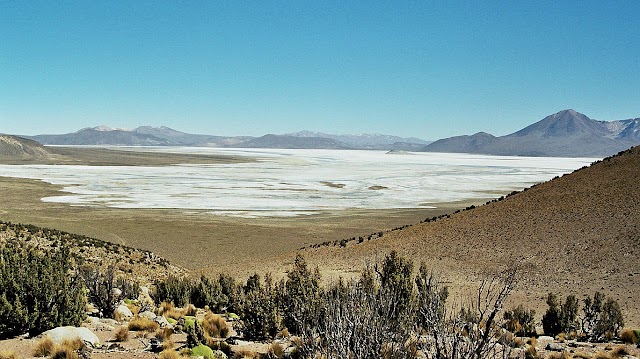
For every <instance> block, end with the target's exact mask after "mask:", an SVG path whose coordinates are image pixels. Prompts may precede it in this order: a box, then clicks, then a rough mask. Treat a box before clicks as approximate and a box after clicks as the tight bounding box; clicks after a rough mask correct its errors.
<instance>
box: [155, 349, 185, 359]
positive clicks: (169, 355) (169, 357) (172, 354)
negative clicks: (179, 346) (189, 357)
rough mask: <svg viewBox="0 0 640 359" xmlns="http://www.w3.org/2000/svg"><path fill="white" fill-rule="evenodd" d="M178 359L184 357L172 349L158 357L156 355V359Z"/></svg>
mask: <svg viewBox="0 0 640 359" xmlns="http://www.w3.org/2000/svg"><path fill="white" fill-rule="evenodd" d="M180 358H184V357H183V356H182V355H180V354H179V353H178V352H177V351H175V350H173V349H170V350H164V351H162V352H160V355H158V359H180Z"/></svg>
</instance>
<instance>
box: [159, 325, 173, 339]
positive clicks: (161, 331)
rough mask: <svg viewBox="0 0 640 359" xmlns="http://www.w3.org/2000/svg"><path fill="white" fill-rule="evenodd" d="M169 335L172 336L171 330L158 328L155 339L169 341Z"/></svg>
mask: <svg viewBox="0 0 640 359" xmlns="http://www.w3.org/2000/svg"><path fill="white" fill-rule="evenodd" d="M171 335H173V329H171V328H160V329H158V330H156V334H155V337H156V338H157V339H159V340H162V341H165V340H168V339H171Z"/></svg>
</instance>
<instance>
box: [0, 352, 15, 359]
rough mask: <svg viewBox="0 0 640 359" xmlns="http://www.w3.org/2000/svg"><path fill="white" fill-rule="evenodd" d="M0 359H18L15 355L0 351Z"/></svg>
mask: <svg viewBox="0 0 640 359" xmlns="http://www.w3.org/2000/svg"><path fill="white" fill-rule="evenodd" d="M0 359H18V357H17V356H16V353H14V352H10V351H1V352H0Z"/></svg>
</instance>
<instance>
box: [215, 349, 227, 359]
mask: <svg viewBox="0 0 640 359" xmlns="http://www.w3.org/2000/svg"><path fill="white" fill-rule="evenodd" d="M213 357H214V358H215V359H227V354H225V353H224V352H223V351H222V350H216V351H214V352H213Z"/></svg>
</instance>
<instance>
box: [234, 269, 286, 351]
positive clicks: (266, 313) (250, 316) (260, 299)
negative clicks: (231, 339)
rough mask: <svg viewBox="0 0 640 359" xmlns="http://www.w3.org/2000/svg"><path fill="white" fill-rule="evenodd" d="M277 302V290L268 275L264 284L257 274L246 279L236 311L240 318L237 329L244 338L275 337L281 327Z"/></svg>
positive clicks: (280, 315)
mask: <svg viewBox="0 0 640 359" xmlns="http://www.w3.org/2000/svg"><path fill="white" fill-rule="evenodd" d="M278 303H279V298H278V292H277V290H276V288H274V286H273V283H272V281H271V277H270V276H267V277H266V278H265V283H264V285H262V284H261V282H260V276H258V275H257V274H254V275H253V276H251V277H249V279H247V283H246V285H245V286H244V294H243V296H242V299H241V302H240V310H239V313H238V314H239V316H240V318H241V320H240V323H239V329H240V331H241V332H242V333H243V334H244V336H245V337H246V338H250V339H272V338H275V336H276V334H277V333H278V332H279V331H280V329H282V328H281V327H282V314H281V311H280V308H279V306H278Z"/></svg>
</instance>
